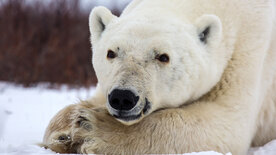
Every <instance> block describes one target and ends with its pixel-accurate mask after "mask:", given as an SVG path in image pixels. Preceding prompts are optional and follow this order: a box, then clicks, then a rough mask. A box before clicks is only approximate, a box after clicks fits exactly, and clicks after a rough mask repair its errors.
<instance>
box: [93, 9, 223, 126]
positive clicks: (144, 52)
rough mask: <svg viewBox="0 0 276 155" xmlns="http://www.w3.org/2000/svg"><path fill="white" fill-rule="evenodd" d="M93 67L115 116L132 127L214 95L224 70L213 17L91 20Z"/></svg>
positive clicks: (106, 15)
mask: <svg viewBox="0 0 276 155" xmlns="http://www.w3.org/2000/svg"><path fill="white" fill-rule="evenodd" d="M89 24H90V25H89V26H90V32H91V42H92V46H93V60H92V61H93V66H94V69H95V72H96V75H97V78H98V82H99V85H100V87H101V89H102V91H103V93H104V95H105V96H106V98H107V108H108V110H109V112H110V114H111V115H113V116H114V117H115V118H116V119H117V120H119V121H121V122H122V123H124V124H133V123H136V122H138V121H139V120H141V119H142V118H143V117H145V116H146V115H148V114H150V113H151V112H153V111H156V110H158V109H163V108H173V107H179V106H181V105H184V104H187V103H189V102H192V101H194V100H196V99H198V98H200V97H201V96H202V95H204V94H205V93H207V92H208V91H210V89H211V88H212V87H213V86H214V85H215V84H216V83H217V82H218V81H219V79H220V78H221V75H222V73H223V70H224V68H225V66H226V62H227V60H226V58H225V56H224V55H223V54H222V53H223V52H221V51H220V50H221V44H222V43H221V42H222V26H221V22H220V19H219V18H218V17H217V16H215V15H202V16H200V17H199V18H198V19H195V21H188V20H187V21H185V20H180V19H177V18H172V17H154V16H150V15H141V16H134V15H131V14H129V15H125V16H123V17H120V18H118V17H116V16H114V15H113V14H112V13H111V12H110V11H109V10H108V9H106V8H104V7H97V8H94V9H93V11H92V12H91V14H90V17H89Z"/></svg>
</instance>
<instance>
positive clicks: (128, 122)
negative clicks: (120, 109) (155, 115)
mask: <svg viewBox="0 0 276 155" xmlns="http://www.w3.org/2000/svg"><path fill="white" fill-rule="evenodd" d="M113 117H114V118H115V119H116V120H117V121H119V122H121V123H122V124H124V125H133V124H136V123H138V122H140V121H141V120H142V119H143V118H144V116H143V115H142V113H140V114H139V115H137V116H128V117H121V118H118V117H117V116H113Z"/></svg>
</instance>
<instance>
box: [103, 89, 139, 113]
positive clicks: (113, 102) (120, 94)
mask: <svg viewBox="0 0 276 155" xmlns="http://www.w3.org/2000/svg"><path fill="white" fill-rule="evenodd" d="M138 100H139V96H136V95H135V94H134V93H133V92H132V91H131V90H120V89H115V90H113V91H112V92H111V93H110V94H109V95H108V102H109V104H110V106H111V107H112V108H113V109H115V110H117V111H129V110H131V109H132V108H134V107H135V106H136V105H137V102H138Z"/></svg>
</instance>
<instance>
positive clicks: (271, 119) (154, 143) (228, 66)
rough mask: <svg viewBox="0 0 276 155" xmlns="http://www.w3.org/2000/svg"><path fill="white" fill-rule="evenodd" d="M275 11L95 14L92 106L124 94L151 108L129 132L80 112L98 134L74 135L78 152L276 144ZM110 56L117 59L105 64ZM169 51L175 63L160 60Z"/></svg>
mask: <svg viewBox="0 0 276 155" xmlns="http://www.w3.org/2000/svg"><path fill="white" fill-rule="evenodd" d="M275 7H276V4H275V0H255V1H249V0H248V1H245V0H227V1H226V0H225V1H222V0H133V1H132V2H131V3H130V5H129V6H128V7H127V8H126V9H125V10H124V12H123V14H122V15H121V16H120V17H119V18H118V17H115V16H114V15H112V14H111V13H110V11H108V10H107V9H106V8H103V7H98V8H95V9H94V10H93V11H92V13H91V16H90V31H91V33H92V44H93V65H94V68H95V71H96V74H97V77H98V81H99V86H98V93H97V95H96V96H95V97H94V98H93V99H92V100H90V101H88V102H87V104H91V105H92V104H95V103H96V104H98V105H99V104H100V105H104V104H106V102H108V101H107V100H106V98H107V95H108V94H109V93H110V92H111V91H112V90H113V89H114V88H120V89H131V90H132V91H134V92H135V93H137V94H138V95H139V96H140V100H139V102H138V105H143V104H144V103H145V98H147V99H148V100H149V101H150V103H151V104H152V107H151V110H150V112H149V113H147V114H145V115H143V116H142V117H141V118H140V119H139V120H135V121H132V122H124V121H121V122H122V123H123V124H128V125H130V126H125V125H122V124H121V123H118V122H117V121H114V119H113V118H112V117H111V116H110V115H108V114H106V113H104V112H98V113H96V112H94V111H91V109H89V108H86V109H85V108H82V110H81V112H80V113H79V114H78V113H77V114H74V116H76V115H80V116H81V117H80V118H82V119H83V118H86V119H84V121H85V123H83V124H91V126H93V128H92V129H91V130H89V131H87V132H86V131H85V130H82V128H81V127H74V126H73V128H72V129H71V130H72V131H73V133H75V134H73V135H72V137H73V139H74V137H77V139H81V138H82V139H85V140H86V141H87V142H86V141H85V143H84V144H83V145H82V146H81V151H80V152H82V153H107V154H144V153H147V154H148V153H185V152H194V151H206V150H216V151H218V152H222V153H227V152H232V153H233V154H234V155H236V154H237V155H239V154H246V152H247V150H248V148H249V146H250V145H253V146H258V145H263V144H265V143H266V142H268V141H270V140H272V139H275V138H276V125H275V124H276V95H275V94H276V78H275V73H276V44H275V41H276V25H275V24H276V23H275V22H276V21H275ZM206 27H210V31H209V35H208V38H207V40H206V43H204V42H202V41H200V39H199V38H200V37H199V36H202V35H200V33H201V32H202V31H203V30H205V28H206ZM108 50H113V51H114V52H115V53H116V54H117V57H116V58H114V59H107V57H106V56H107V51H108ZM163 53H166V54H167V55H169V56H170V61H169V62H168V63H162V62H159V61H158V60H157V59H155V58H156V55H158V54H159V55H160V54H163ZM107 104H108V103H107ZM82 106H83V105H82ZM160 109H163V110H160ZM98 111H100V110H98ZM103 111H104V110H103ZM109 112H111V111H110V109H109ZM82 115H83V116H82ZM146 115H147V116H146ZM61 116H63V115H62V114H59V115H58V116H57V118H59V117H61ZM145 116H146V117H145ZM57 118H56V119H57ZM57 120H58V119H57ZM102 120H104V121H102ZM53 122H54V121H53ZM77 122H79V121H77ZM138 122H139V123H138ZM134 123H136V124H135V125H131V124H134ZM52 132H53V131H51V130H50V131H49V132H48V133H52ZM160 139H166V141H162V140H160ZM114 144H116V145H114Z"/></svg>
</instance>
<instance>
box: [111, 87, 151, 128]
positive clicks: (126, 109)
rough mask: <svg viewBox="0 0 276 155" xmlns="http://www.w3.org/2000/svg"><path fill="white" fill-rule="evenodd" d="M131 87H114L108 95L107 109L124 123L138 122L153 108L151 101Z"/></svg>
mask: <svg viewBox="0 0 276 155" xmlns="http://www.w3.org/2000/svg"><path fill="white" fill-rule="evenodd" d="M135 92H136V91H133V90H129V89H119V88H115V89H113V90H112V91H111V92H110V93H109V95H108V101H107V109H108V111H109V113H110V114H111V115H112V116H113V117H114V118H116V119H117V120H118V121H120V122H122V123H123V124H127V125H131V124H133V123H136V122H138V121H139V120H141V119H142V118H143V116H145V115H147V114H149V111H150V110H151V109H152V108H151V107H152V105H151V102H149V100H148V99H147V98H146V97H145V98H144V97H143V95H141V94H140V95H137V93H135Z"/></svg>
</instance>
